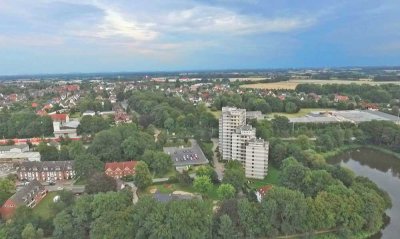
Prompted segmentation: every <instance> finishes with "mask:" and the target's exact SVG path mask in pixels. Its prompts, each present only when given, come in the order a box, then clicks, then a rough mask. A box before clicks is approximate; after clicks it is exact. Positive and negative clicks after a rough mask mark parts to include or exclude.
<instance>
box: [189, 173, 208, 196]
mask: <svg viewBox="0 0 400 239" xmlns="http://www.w3.org/2000/svg"><path fill="white" fill-rule="evenodd" d="M193 187H194V189H196V191H198V192H200V193H201V194H203V195H205V194H207V193H208V192H209V191H210V190H211V188H212V183H211V179H210V177H208V176H198V177H196V178H195V179H194V181H193Z"/></svg>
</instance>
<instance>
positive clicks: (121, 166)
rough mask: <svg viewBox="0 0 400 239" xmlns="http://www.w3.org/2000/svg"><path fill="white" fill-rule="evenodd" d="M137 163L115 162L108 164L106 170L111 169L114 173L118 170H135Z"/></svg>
mask: <svg viewBox="0 0 400 239" xmlns="http://www.w3.org/2000/svg"><path fill="white" fill-rule="evenodd" d="M136 164H137V161H125V162H113V163H106V165H105V166H104V169H105V170H106V171H107V169H111V170H112V171H115V170H117V168H119V169H121V170H124V169H125V168H129V169H131V170H132V169H134V168H135V167H136Z"/></svg>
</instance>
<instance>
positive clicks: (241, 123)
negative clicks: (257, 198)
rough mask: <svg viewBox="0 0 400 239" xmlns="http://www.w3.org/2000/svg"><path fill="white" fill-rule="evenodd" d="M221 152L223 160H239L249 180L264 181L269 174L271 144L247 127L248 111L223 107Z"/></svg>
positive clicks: (220, 132)
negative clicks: (258, 137)
mask: <svg viewBox="0 0 400 239" xmlns="http://www.w3.org/2000/svg"><path fill="white" fill-rule="evenodd" d="M219 127H220V128H219V150H220V153H221V155H222V159H223V160H238V161H240V162H241V164H242V165H243V167H244V169H245V173H246V177H247V178H256V179H264V178H265V176H266V175H267V173H268V151H269V144H268V142H265V141H264V140H263V139H257V138H256V130H255V129H253V127H252V126H251V125H246V110H244V109H237V108H234V107H223V108H222V113H221V117H220V120H219Z"/></svg>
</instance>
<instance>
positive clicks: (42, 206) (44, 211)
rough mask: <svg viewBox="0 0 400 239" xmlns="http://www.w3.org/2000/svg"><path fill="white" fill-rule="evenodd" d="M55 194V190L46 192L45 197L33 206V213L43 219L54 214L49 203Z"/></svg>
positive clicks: (51, 202)
mask: <svg viewBox="0 0 400 239" xmlns="http://www.w3.org/2000/svg"><path fill="white" fill-rule="evenodd" d="M55 196H57V192H49V193H47V195H46V197H44V198H43V199H42V201H40V202H39V204H38V205H36V207H34V208H33V213H34V214H36V215H38V216H39V217H41V218H43V219H49V218H51V217H52V216H54V215H52V212H51V210H50V205H51V204H53V198H54V197H55Z"/></svg>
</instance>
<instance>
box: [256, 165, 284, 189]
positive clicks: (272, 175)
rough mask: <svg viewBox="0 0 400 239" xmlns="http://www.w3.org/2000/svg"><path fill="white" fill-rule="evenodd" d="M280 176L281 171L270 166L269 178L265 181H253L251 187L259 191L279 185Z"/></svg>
mask: <svg viewBox="0 0 400 239" xmlns="http://www.w3.org/2000/svg"><path fill="white" fill-rule="evenodd" d="M280 174H281V172H280V170H278V169H277V168H275V167H274V166H272V165H270V166H268V175H267V177H265V179H264V180H251V183H250V184H249V186H250V187H252V188H254V189H259V188H260V187H262V186H265V185H278V184H279V177H280Z"/></svg>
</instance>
